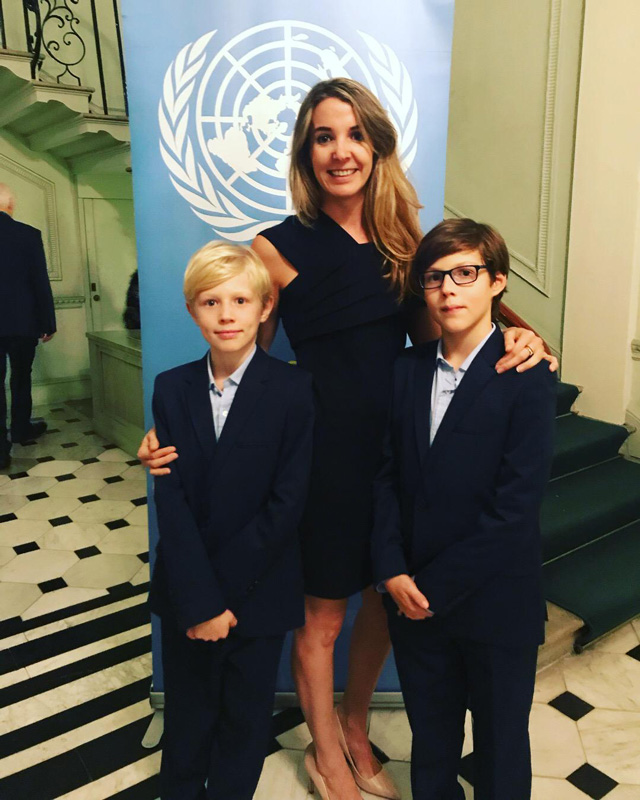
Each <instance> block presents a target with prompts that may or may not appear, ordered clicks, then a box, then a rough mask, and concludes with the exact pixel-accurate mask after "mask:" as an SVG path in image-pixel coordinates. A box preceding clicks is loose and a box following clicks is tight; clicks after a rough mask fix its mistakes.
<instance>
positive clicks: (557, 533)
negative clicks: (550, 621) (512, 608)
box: [540, 383, 640, 647]
mask: <svg viewBox="0 0 640 800" xmlns="http://www.w3.org/2000/svg"><path fill="white" fill-rule="evenodd" d="M578 393H579V390H578V388H577V387H575V386H571V385H570V384H563V383H560V384H558V403H557V413H558V418H557V429H556V447H555V453H554V458H553V465H552V472H551V474H552V480H551V481H550V482H549V485H548V487H547V491H546V494H545V498H544V501H543V505H542V511H541V516H540V521H541V527H542V539H543V559H544V561H545V566H544V575H545V589H546V597H547V599H548V600H550V601H551V602H552V603H555V604H556V605H558V606H560V607H562V608H565V609H567V610H568V611H571V612H572V613H573V614H576V615H577V616H579V617H580V618H581V619H583V620H584V622H585V627H584V628H583V629H582V631H581V632H580V636H579V639H578V642H577V646H580V647H581V646H584V645H585V644H588V643H589V642H591V641H593V640H594V639H596V638H597V637H599V636H601V635H602V634H604V633H606V632H607V631H609V630H612V629H613V628H615V627H617V626H618V625H621V624H622V623H624V622H626V621H627V620H628V619H630V618H631V617H633V616H635V615H636V614H639V613H640V464H635V463H632V462H630V461H625V460H624V459H623V458H621V457H620V456H619V455H618V451H619V449H620V447H621V445H622V444H623V442H624V440H625V439H626V437H627V436H628V431H627V430H626V429H625V428H624V427H622V426H620V425H610V424H608V423H605V422H599V421H597V420H590V419H586V418H584V417H578V416H576V415H574V414H571V413H570V409H571V406H572V404H573V402H574V401H575V398H576V397H577V395H578Z"/></svg>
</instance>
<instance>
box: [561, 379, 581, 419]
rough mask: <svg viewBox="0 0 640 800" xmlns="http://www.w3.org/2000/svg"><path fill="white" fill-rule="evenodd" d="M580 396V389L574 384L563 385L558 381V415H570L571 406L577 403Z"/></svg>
mask: <svg viewBox="0 0 640 800" xmlns="http://www.w3.org/2000/svg"><path fill="white" fill-rule="evenodd" d="M579 394H580V387H579V386H574V385H573V384H572V383H562V382H561V381H558V401H557V412H556V413H557V414H558V416H560V415H561V414H568V413H569V412H570V411H571V406H572V405H573V404H574V403H575V401H576V397H577V396H578V395H579Z"/></svg>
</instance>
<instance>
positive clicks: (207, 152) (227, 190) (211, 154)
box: [158, 20, 418, 242]
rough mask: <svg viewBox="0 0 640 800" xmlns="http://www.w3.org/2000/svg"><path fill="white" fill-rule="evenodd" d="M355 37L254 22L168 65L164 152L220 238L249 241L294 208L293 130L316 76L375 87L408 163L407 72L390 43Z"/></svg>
mask: <svg viewBox="0 0 640 800" xmlns="http://www.w3.org/2000/svg"><path fill="white" fill-rule="evenodd" d="M357 33H358V37H359V41H358V43H357V44H358V46H359V48H360V49H359V50H358V49H356V48H355V47H354V46H352V45H351V44H350V43H349V42H347V41H346V40H345V39H343V38H342V37H341V36H337V35H336V34H335V33H333V32H332V31H330V30H328V29H326V28H323V27H320V26H318V25H314V24H311V23H308V22H296V21H292V20H280V21H277V22H269V23H265V24H262V25H256V26H255V27H252V28H249V29H247V30H245V31H242V32H241V33H239V34H238V35H237V36H235V37H233V38H232V39H230V40H229V41H227V42H220V41H219V37H217V31H215V30H214V31H209V32H208V33H206V34H204V35H203V36H201V37H200V38H199V39H198V40H197V41H195V42H192V43H190V44H187V45H186V46H185V47H183V48H182V49H181V50H180V52H179V53H178V55H177V56H176V57H175V59H174V60H173V61H172V62H171V64H170V65H169V68H168V69H167V71H166V73H165V76H164V82H163V91H162V97H161V99H160V102H159V105H158V121H159V127H160V153H161V155H162V159H163V161H164V163H165V165H166V167H167V168H168V170H169V177H170V180H171V182H172V184H173V186H174V187H175V189H176V191H177V192H178V193H179V194H180V195H181V196H182V197H183V199H184V200H186V202H187V203H189V205H190V206H191V209H192V211H193V213H194V214H196V216H198V217H199V218H200V219H201V220H203V221H204V222H206V223H207V224H208V225H210V226H211V228H212V229H213V231H214V232H215V234H216V235H217V236H219V237H221V238H224V239H228V240H230V241H235V242H248V241H250V240H251V239H253V237H254V236H256V234H258V233H260V231H262V230H264V229H265V228H268V227H270V226H271V225H274V224H276V223H278V222H280V221H282V219H283V218H284V217H285V216H288V215H289V214H292V213H293V208H292V205H291V197H290V194H289V191H288V187H287V172H288V166H289V154H290V143H291V136H292V133H293V126H294V122H295V119H296V116H297V113H298V110H299V108H300V104H301V102H302V100H303V99H304V96H305V95H306V93H307V92H308V91H309V89H310V88H311V87H312V86H313V85H314V84H316V83H317V82H318V81H321V80H326V79H327V78H335V77H348V78H353V79H354V80H357V81H359V82H360V83H362V84H364V85H365V86H367V87H368V88H369V89H371V90H372V91H373V92H374V94H376V95H377V96H378V97H379V98H380V100H381V101H382V104H383V106H384V107H385V108H386V110H387V112H388V114H389V117H390V118H391V121H392V122H393V124H394V125H395V127H396V129H397V131H398V149H399V153H400V158H401V161H402V164H403V167H404V168H405V169H408V168H409V167H410V166H411V163H412V162H413V160H414V158H415V155H416V151H417V147H418V136H417V130H418V110H417V104H416V101H415V98H414V96H413V87H412V84H411V79H410V76H409V73H408V71H407V68H406V67H405V66H404V64H403V63H402V62H401V61H400V59H399V58H398V56H397V55H396V54H395V52H394V51H393V50H392V49H391V48H390V47H389V46H388V45H386V44H384V43H382V42H379V41H378V40H377V39H375V38H374V37H373V36H371V35H369V34H367V33H364V32H362V31H358V32H357Z"/></svg>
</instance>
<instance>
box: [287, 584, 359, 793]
mask: <svg viewBox="0 0 640 800" xmlns="http://www.w3.org/2000/svg"><path fill="white" fill-rule="evenodd" d="M346 608H347V601H346V600H326V599H323V598H319V597H310V596H307V597H306V598H305V613H306V623H305V625H304V627H303V628H299V629H298V630H297V631H296V632H295V635H294V640H293V652H292V668H293V677H294V679H295V682H296V687H297V690H298V697H299V698H300V706H301V708H302V711H303V712H304V715H305V718H306V720H307V724H308V725H309V730H310V731H311V735H312V737H313V741H314V743H315V752H316V764H317V767H318V770H319V772H320V773H321V775H322V776H323V778H324V780H325V782H326V784H327V787H328V789H329V794H330V796H331V800H334V798H335V800H361V795H360V792H359V791H358V789H357V787H356V784H355V782H354V780H353V776H352V775H351V772H350V770H349V768H348V766H347V762H346V761H345V758H344V755H343V753H342V750H341V749H340V744H339V742H338V735H337V730H336V724H335V719H334V715H333V651H334V645H335V641H336V639H337V637H338V634H339V633H340V630H341V628H342V623H343V622H344V615H345V611H346Z"/></svg>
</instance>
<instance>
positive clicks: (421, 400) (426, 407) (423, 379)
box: [413, 342, 437, 466]
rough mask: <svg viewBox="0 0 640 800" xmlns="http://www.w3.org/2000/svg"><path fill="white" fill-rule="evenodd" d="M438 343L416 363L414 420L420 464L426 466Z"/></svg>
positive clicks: (428, 348) (426, 351) (427, 350)
mask: <svg viewBox="0 0 640 800" xmlns="http://www.w3.org/2000/svg"><path fill="white" fill-rule="evenodd" d="M436 350H437V344H436V342H433V343H431V344H430V345H429V346H428V347H427V348H426V350H425V352H424V354H423V356H422V358H420V359H418V360H417V361H416V362H415V373H414V392H413V402H414V419H415V426H416V441H417V442H418V451H419V453H420V463H421V465H422V466H424V465H425V463H426V460H427V457H428V455H429V433H430V428H431V423H430V421H431V387H432V385H433V373H434V370H435V364H436Z"/></svg>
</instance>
